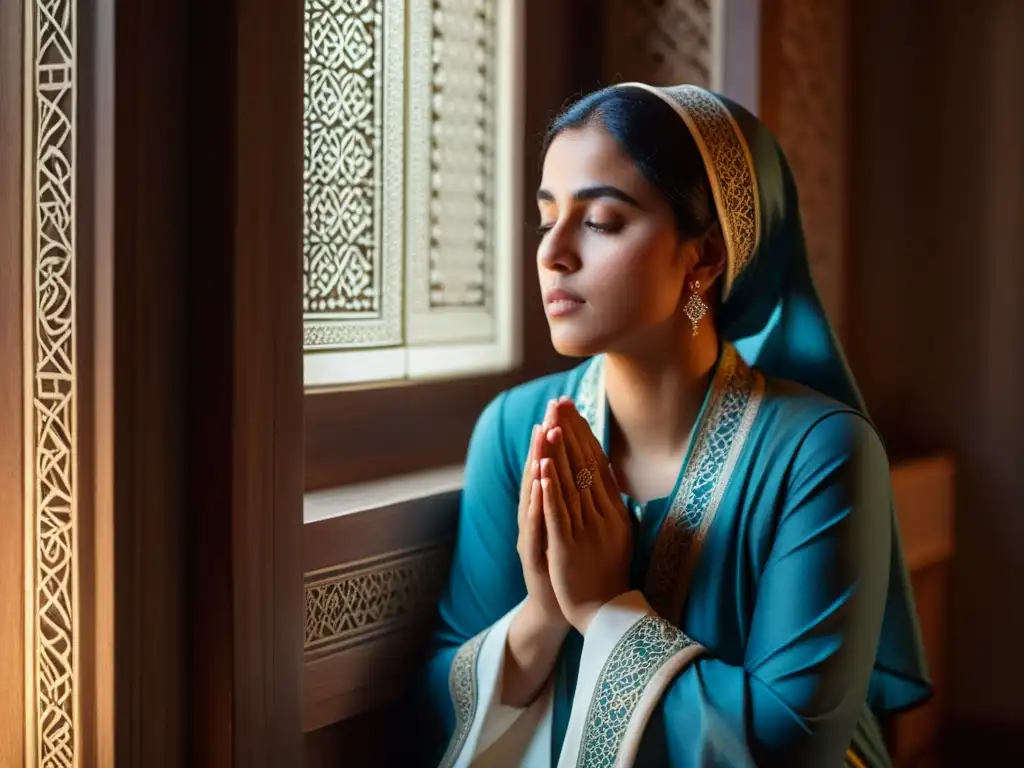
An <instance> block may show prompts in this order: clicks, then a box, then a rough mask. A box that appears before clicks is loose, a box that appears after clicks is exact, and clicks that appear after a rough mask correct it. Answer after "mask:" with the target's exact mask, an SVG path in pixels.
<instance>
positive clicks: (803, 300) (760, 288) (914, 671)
mask: <svg viewBox="0 0 1024 768" xmlns="http://www.w3.org/2000/svg"><path fill="white" fill-rule="evenodd" d="M620 87H635V88H642V89H643V90H646V91H648V92H650V93H653V94H655V95H657V96H658V97H659V98H661V99H662V100H663V101H665V102H666V103H667V104H668V105H669V106H671V107H672V108H673V109H674V110H675V111H676V113H677V114H678V115H679V117H680V118H681V119H682V120H683V121H684V123H685V124H686V126H687V128H688V129H689V130H690V133H691V135H692V136H693V137H694V140H695V141H696V143H697V147H698V149H699V150H700V153H701V156H702V157H703V159H704V167H705V169H706V171H707V174H708V178H709V180H710V182H711V188H712V191H713V194H714V197H715V206H716V209H717V211H718V217H719V222H720V224H721V227H722V235H723V238H724V240H725V244H726V248H727V251H728V262H727V266H726V269H725V274H724V284H723V287H722V303H721V306H720V309H719V314H718V331H719V333H720V335H721V336H722V338H724V339H725V340H727V341H730V342H732V343H733V344H734V345H735V346H736V348H737V350H738V351H739V352H740V354H741V355H742V356H743V357H744V358H745V359H746V361H747V362H748V363H749V364H750V365H752V366H754V367H756V368H758V369H759V370H761V371H763V372H764V373H765V374H767V375H769V376H773V377H776V378H779V379H786V380H789V381H795V382H799V383H800V384H803V385H805V386H807V387H810V388H812V389H814V390H816V391H818V392H820V393H822V394H824V395H827V396H829V397H831V398H833V399H835V400H837V401H839V402H841V403H843V404H845V405H847V406H849V407H851V408H854V409H855V410H857V411H859V412H860V413H862V414H864V416H865V417H868V413H867V408H866V407H865V404H864V400H863V398H862V397H861V395H860V392H859V390H858V389H857V384H856V381H855V380H854V378H853V374H852V373H851V372H850V369H849V366H848V365H847V363H846V358H845V356H844V355H843V350H842V347H841V345H840V343H839V341H838V339H837V338H836V336H835V333H834V332H833V330H832V326H831V325H830V323H829V321H828V317H827V316H826V314H825V310H824V308H823V306H822V304H821V299H820V298H819V296H818V291H817V289H816V288H815V285H814V280H813V278H812V276H811V271H810V266H809V264H808V259H807V246H806V243H805V241H804V234H803V227H802V225H801V223H800V209H799V204H798V200H797V191H796V184H795V183H794V181H793V174H792V172H791V170H790V168H789V164H788V163H787V162H786V157H785V155H784V154H783V152H782V149H781V148H780V147H779V145H778V142H776V140H775V138H774V137H773V136H772V134H771V132H770V131H769V130H768V129H767V128H766V127H765V126H764V125H763V124H762V123H761V122H760V121H759V120H758V119H757V118H756V117H754V115H752V114H751V113H750V112H748V111H747V110H746V109H744V108H743V107H741V106H739V105H738V104H735V103H733V102H732V101H730V100H729V99H727V98H725V97H724V96H720V95H718V94H715V93H712V92H710V91H707V90H705V89H703V88H699V87H697V86H693V85H679V86H673V87H670V88H655V87H653V86H649V85H646V84H643V83H624V84H622V86H620ZM890 498H891V494H890ZM891 525H892V541H893V547H892V553H891V560H890V569H889V591H888V599H887V601H886V606H885V615H884V619H883V622H882V632H881V637H880V639H879V644H878V651H877V654H876V657H875V668H874V672H873V674H872V678H871V685H870V689H869V694H868V698H869V704H870V706H871V708H872V709H873V710H874V711H875V712H876V713H880V714H881V713H889V712H894V711H898V710H902V709H906V708H908V707H911V706H914V705H916V704H918V703H920V702H921V701H923V700H924V699H926V698H927V697H928V696H929V695H930V694H931V684H930V682H929V678H928V671H927V666H926V663H925V656H924V650H923V646H922V643H921V631H920V628H919V626H918V623H917V614H916V611H915V609H914V598H913V592H912V590H911V586H910V577H909V574H908V571H907V565H906V561H905V558H904V556H903V548H902V546H901V544H900V538H899V529H898V525H897V521H896V514H895V509H893V511H892V515H891Z"/></svg>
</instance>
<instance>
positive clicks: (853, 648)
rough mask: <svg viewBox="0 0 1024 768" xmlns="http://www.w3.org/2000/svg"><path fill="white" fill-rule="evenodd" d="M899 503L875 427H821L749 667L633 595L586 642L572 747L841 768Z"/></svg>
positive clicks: (775, 565)
mask: <svg viewBox="0 0 1024 768" xmlns="http://www.w3.org/2000/svg"><path fill="white" fill-rule="evenodd" d="M889 503H890V497H889V485H888V464H887V460H886V458H885V454H884V451H883V449H882V447H881V444H880V441H879V439H878V437H877V435H876V434H875V432H874V430H873V429H872V427H871V426H870V425H869V424H868V423H867V422H866V421H865V420H864V419H862V418H861V417H860V416H858V415H856V414H851V413H835V414H832V415H829V416H827V417H825V418H823V419H822V420H820V421H819V422H818V423H817V424H816V425H815V426H813V427H812V428H811V429H810V430H809V432H808V433H807V434H806V435H805V437H804V440H803V442H802V443H801V445H800V447H799V448H798V450H797V453H796V456H795V458H794V460H793V462H792V463H791V465H790V467H789V469H788V472H787V474H786V480H785V482H784V483H783V487H782V488H781V489H780V502H779V513H778V518H777V523H776V525H775V532H774V536H773V539H772V541H771V545H770V549H769V551H768V555H767V558H766V561H765V563H764V567H763V569H761V571H760V574H759V577H758V579H759V580H758V583H757V586H756V601H755V608H754V612H753V617H752V619H751V623H750V633H749V636H748V640H747V644H746V648H745V651H744V654H743V658H742V663H732V664H730V663H727V662H726V661H724V660H722V659H720V658H715V656H714V653H713V652H712V651H707V650H705V649H703V648H700V646H699V645H698V644H697V642H695V641H694V640H691V639H690V638H689V637H687V636H686V634H684V632H683V631H682V630H680V629H677V628H675V627H672V626H671V625H670V624H668V622H665V621H664V620H662V619H660V618H659V617H658V616H657V614H656V613H655V612H654V611H653V609H651V608H650V606H649V605H648V604H647V602H646V600H644V598H643V596H642V595H641V594H640V593H639V592H634V593H629V594H628V595H625V596H623V597H622V598H620V599H619V600H618V601H616V602H618V603H619V604H618V605H609V606H605V607H604V608H602V609H601V611H600V612H599V613H598V615H597V616H596V617H595V619H594V622H593V624H592V625H591V628H590V629H589V630H588V632H587V638H586V641H585V643H584V650H583V657H582V660H581V665H580V677H579V681H578V684H577V691H576V698H575V700H574V702H573V712H572V715H571V717H570V724H569V729H568V733H567V738H566V744H567V745H570V744H577V745H578V747H577V749H579V750H582V751H583V752H585V753H586V755H584V757H585V758H586V760H585V764H588V765H589V764H591V762H587V761H592V762H593V763H594V764H605V763H604V761H605V760H606V759H607V760H608V764H611V761H613V760H614V761H615V764H616V765H629V764H631V763H633V761H634V760H635V763H636V764H637V765H671V766H673V767H674V768H689V767H690V766H695V767H696V766H700V767H701V768H705V767H706V766H730V768H734V767H736V766H752V765H755V764H756V765H759V766H760V765H773V764H781V765H786V766H801V765H807V766H815V768H817V767H818V766H828V765H842V763H843V755H844V753H845V751H846V749H847V747H848V745H849V743H850V739H851V736H852V734H853V732H854V729H855V726H856V722H857V718H858V716H859V715H860V714H861V711H862V708H863V706H864V702H865V698H866V695H867V690H868V683H869V679H870V676H871V671H872V667H873V664H874V660H875V649H876V648H877V644H878V636H879V632H880V628H881V622H882V615H883V611H884V606H885V600H886V584H887V581H888V563H889V548H890V545H891V543H890V527H889V520H888V515H889ZM701 588H703V589H708V588H713V585H704V586H703V587H701ZM722 599H723V600H725V599H728V594H727V592H726V591H723V595H722ZM737 661H738V660H737ZM564 757H565V755H564V754H563V758H564ZM572 764H575V760H573V761H572Z"/></svg>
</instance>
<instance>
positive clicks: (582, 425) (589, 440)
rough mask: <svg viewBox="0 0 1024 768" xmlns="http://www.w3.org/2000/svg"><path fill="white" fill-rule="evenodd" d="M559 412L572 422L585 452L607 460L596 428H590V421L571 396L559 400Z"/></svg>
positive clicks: (593, 456)
mask: <svg viewBox="0 0 1024 768" xmlns="http://www.w3.org/2000/svg"><path fill="white" fill-rule="evenodd" d="M559 405H560V407H559V409H558V410H559V412H560V414H559V415H560V416H561V417H562V418H563V419H564V420H565V421H566V422H568V423H570V424H572V426H573V431H574V433H575V434H576V436H577V438H578V439H579V441H580V447H581V448H583V449H584V452H586V453H589V454H590V458H592V459H594V460H595V461H597V462H599V463H600V462H601V461H602V460H605V461H606V460H607V457H606V456H605V453H604V449H603V448H602V447H601V441H600V440H598V439H597V436H596V435H595V434H594V430H592V429H591V428H590V423H589V422H588V421H587V420H586V419H584V418H583V414H582V413H580V412H579V410H577V408H576V404H575V403H573V401H572V400H571V399H569V398H563V399H562V400H560V401H559Z"/></svg>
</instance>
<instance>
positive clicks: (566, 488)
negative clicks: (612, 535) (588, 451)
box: [547, 427, 583, 531]
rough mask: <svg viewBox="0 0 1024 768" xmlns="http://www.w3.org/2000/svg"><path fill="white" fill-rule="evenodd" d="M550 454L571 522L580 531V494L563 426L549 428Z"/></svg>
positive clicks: (575, 529)
mask: <svg viewBox="0 0 1024 768" xmlns="http://www.w3.org/2000/svg"><path fill="white" fill-rule="evenodd" d="M547 442H548V456H549V457H550V461H552V462H553V465H554V466H553V469H554V471H555V474H556V475H557V480H558V486H559V491H561V494H562V498H563V499H565V506H566V508H567V509H568V510H569V522H570V524H571V525H572V530H573V531H578V530H579V529H580V526H581V524H582V522H583V521H582V515H581V513H580V494H579V490H578V489H577V488H576V478H575V475H574V474H573V469H572V466H571V465H570V464H569V456H568V454H567V453H566V452H565V430H564V429H562V428H561V427H553V428H552V429H550V430H548V441H547Z"/></svg>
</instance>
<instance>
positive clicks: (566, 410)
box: [558, 402, 608, 525]
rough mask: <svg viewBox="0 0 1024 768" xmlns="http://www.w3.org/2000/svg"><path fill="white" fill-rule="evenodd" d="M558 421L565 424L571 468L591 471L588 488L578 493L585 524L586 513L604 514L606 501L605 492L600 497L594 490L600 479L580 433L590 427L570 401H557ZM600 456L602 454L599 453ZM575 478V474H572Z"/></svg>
mask: <svg viewBox="0 0 1024 768" xmlns="http://www.w3.org/2000/svg"><path fill="white" fill-rule="evenodd" d="M558 416H559V423H561V424H564V425H565V427H566V428H565V444H566V448H567V449H568V454H569V463H570V465H571V466H572V469H573V470H574V471H575V472H576V473H579V472H580V470H582V469H584V468H586V469H587V470H589V471H590V473H591V484H590V487H588V488H581V489H580V491H579V494H580V510H581V512H582V518H583V522H584V525H585V524H586V516H587V515H588V514H595V515H604V514H606V506H605V505H606V504H607V503H608V499H607V494H604V498H603V499H602V498H601V496H600V495H598V494H597V493H596V492H597V491H599V490H601V489H600V488H599V487H598V486H600V483H601V479H600V477H598V474H597V471H598V470H597V461H596V457H595V456H594V455H593V452H592V451H591V450H590V446H589V444H588V443H587V442H586V438H585V436H584V435H582V434H580V432H581V431H583V432H586V433H588V434H589V433H590V427H589V426H588V425H587V423H586V421H584V420H583V417H582V416H580V415H579V413H578V412H577V411H576V407H575V406H574V405H572V403H571V402H569V403H568V404H565V403H562V402H560V403H559V409H558ZM601 455H602V457H603V456H604V454H601ZM574 478H575V476H574Z"/></svg>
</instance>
